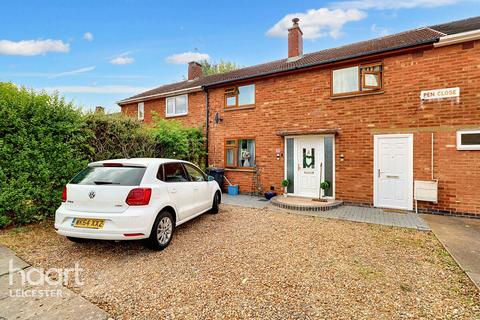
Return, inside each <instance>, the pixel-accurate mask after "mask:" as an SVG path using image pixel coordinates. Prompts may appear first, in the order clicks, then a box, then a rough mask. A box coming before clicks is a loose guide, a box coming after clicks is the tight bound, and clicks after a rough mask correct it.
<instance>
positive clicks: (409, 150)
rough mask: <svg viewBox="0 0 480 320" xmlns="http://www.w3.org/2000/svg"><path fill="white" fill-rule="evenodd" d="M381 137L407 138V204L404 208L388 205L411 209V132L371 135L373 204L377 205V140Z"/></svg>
mask: <svg viewBox="0 0 480 320" xmlns="http://www.w3.org/2000/svg"><path fill="white" fill-rule="evenodd" d="M381 138H407V140H408V166H409V170H408V181H407V183H408V194H407V198H408V206H407V207H406V208H399V207H388V208H392V209H403V210H413V134H412V133H393V134H376V135H374V136H373V205H374V206H375V207H378V175H377V172H378V161H379V159H378V151H379V144H378V141H379V139H381Z"/></svg>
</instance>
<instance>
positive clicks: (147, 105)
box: [122, 91, 206, 128]
mask: <svg viewBox="0 0 480 320" xmlns="http://www.w3.org/2000/svg"><path fill="white" fill-rule="evenodd" d="M137 105H138V103H137V102H135V103H129V104H125V105H122V113H123V114H125V115H128V116H130V117H137ZM205 110H206V109H205V94H204V93H203V92H201V91H198V92H191V93H189V94H188V114H187V115H184V116H176V117H168V118H167V117H166V114H165V113H166V107H165V98H156V99H152V100H146V101H145V102H144V112H145V116H144V123H146V124H152V123H153V122H154V117H155V116H157V117H158V118H162V119H172V120H177V121H180V122H181V123H182V124H183V125H185V126H190V127H197V128H198V127H205V121H206V112H205Z"/></svg>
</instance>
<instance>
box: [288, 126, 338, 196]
mask: <svg viewBox="0 0 480 320" xmlns="http://www.w3.org/2000/svg"><path fill="white" fill-rule="evenodd" d="M325 137H331V138H333V144H332V154H333V156H332V158H333V163H332V171H333V172H332V173H333V175H332V183H333V190H332V196H327V197H326V196H323V197H322V198H324V199H333V200H335V190H336V186H337V185H336V183H335V177H336V169H335V166H336V163H335V162H336V161H335V160H336V154H335V134H305V135H294V136H284V137H283V158H284V161H283V171H284V173H283V176H284V179H287V139H293V150H294V153H293V162H294V164H293V167H294V170H295V169H296V168H297V165H298V152H297V147H298V145H297V142H298V140H299V139H302V138H325ZM323 152H324V153H325V148H323ZM323 158H324V159H325V154H324V156H323ZM323 171H324V172H325V166H323ZM324 172H322V176H323V177H324V176H325V175H324ZM295 179H296V180H298V178H297V171H296V170H295ZM297 188H298V181H295V185H294V188H293V193H287V195H291V196H295V197H301V196H299V195H298V189H297Z"/></svg>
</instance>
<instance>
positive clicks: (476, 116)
mask: <svg viewBox="0 0 480 320" xmlns="http://www.w3.org/2000/svg"><path fill="white" fill-rule="evenodd" d="M377 61H382V62H383V68H384V71H383V80H384V86H383V92H381V93H376V94H370V95H363V96H352V97H343V98H332V97H331V68H332V67H331V66H323V67H317V68H315V69H310V70H302V71H300V70H299V71H297V72H292V73H289V74H276V75H273V76H270V77H268V78H257V79H254V80H252V81H246V82H242V83H237V84H235V85H241V84H252V83H254V84H255V91H256V92H255V106H254V107H253V108H245V109H239V110H225V103H224V101H225V96H224V91H225V88H227V87H231V86H232V84H228V86H227V85H225V86H223V87H217V88H210V89H209V96H210V98H209V106H210V132H209V150H208V152H209V163H210V164H211V165H215V166H220V167H223V166H224V165H225V163H224V157H225V150H224V144H225V139H227V138H254V139H255V146H256V165H257V166H258V169H259V171H258V172H253V171H251V170H250V171H249V170H228V169H227V171H226V176H227V177H228V179H229V180H231V181H232V182H233V183H238V184H239V185H240V192H250V191H257V189H258V188H259V187H261V188H263V190H264V191H266V190H268V189H269V187H270V186H274V187H275V189H276V190H277V191H280V190H281V181H282V180H283V179H284V166H285V158H284V155H283V151H284V138H283V137H281V136H279V135H277V132H278V131H282V130H296V131H302V130H304V131H309V130H312V129H326V128H329V129H330V128H333V129H338V134H337V135H336V137H335V184H336V185H335V193H336V198H337V199H339V200H345V201H348V202H353V203H359V204H366V205H372V204H373V193H374V191H373V179H374V177H373V174H374V173H373V162H374V152H373V142H374V138H373V137H374V135H375V134H387V133H388V134H391V133H412V134H413V135H414V154H413V157H414V168H413V171H414V177H413V178H414V180H418V179H420V180H422V179H430V178H431V174H432V172H431V165H430V163H431V137H432V133H433V137H434V148H433V149H434V177H435V179H438V180H439V202H438V204H429V203H426V202H420V203H419V205H420V208H424V209H426V208H428V209H430V210H434V211H440V212H444V211H445V212H452V213H470V214H475V215H478V216H480V195H478V191H477V190H479V189H480V151H458V150H457V149H456V131H457V130H459V129H469V128H480V103H479V99H480V41H476V42H475V43H474V45H473V46H471V45H468V46H465V45H462V44H458V45H451V46H446V47H439V48H433V47H429V48H426V49H423V50H416V51H409V52H403V53H399V54H397V55H390V56H386V57H377V58H375V59H372V60H368V59H366V60H362V61H361V62H362V63H364V62H365V63H366V62H377ZM355 64H357V63H352V62H351V63H348V62H345V63H343V64H342V65H338V66H349V65H355ZM338 66H336V67H338ZM447 87H460V90H461V95H460V98H458V99H457V98H454V99H444V100H439V101H424V102H421V100H420V98H419V95H420V91H421V90H430V89H438V88H447ZM132 109H134V110H135V114H136V104H135V106H134V107H132V106H131V105H126V106H124V107H123V108H122V111H123V112H124V113H126V114H132V113H133V112H132ZM153 110H155V111H159V113H160V114H162V115H164V114H165V102H164V99H158V100H151V101H146V102H145V122H146V123H148V122H150V121H151V112H152V111H153ZM216 113H218V114H219V116H220V118H222V119H223V121H221V122H220V123H218V124H216V123H215V122H214V121H213V119H214V115H215V114H216ZM178 119H179V120H181V121H182V122H183V123H185V124H187V125H196V124H204V119H205V94H204V93H203V92H197V93H194V94H189V115H188V116H185V117H179V118H178ZM278 148H280V149H281V151H282V156H281V157H280V159H279V160H277V157H276V150H277V149H278ZM341 154H342V155H344V161H340V155H341ZM255 181H258V182H255Z"/></svg>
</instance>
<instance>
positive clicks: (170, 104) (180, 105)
mask: <svg viewBox="0 0 480 320" xmlns="http://www.w3.org/2000/svg"><path fill="white" fill-rule="evenodd" d="M187 113H188V96H187V95H186V94H184V95H181V96H175V97H168V98H167V99H166V112H165V114H166V115H167V117H176V116H183V115H186V114H187Z"/></svg>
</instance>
